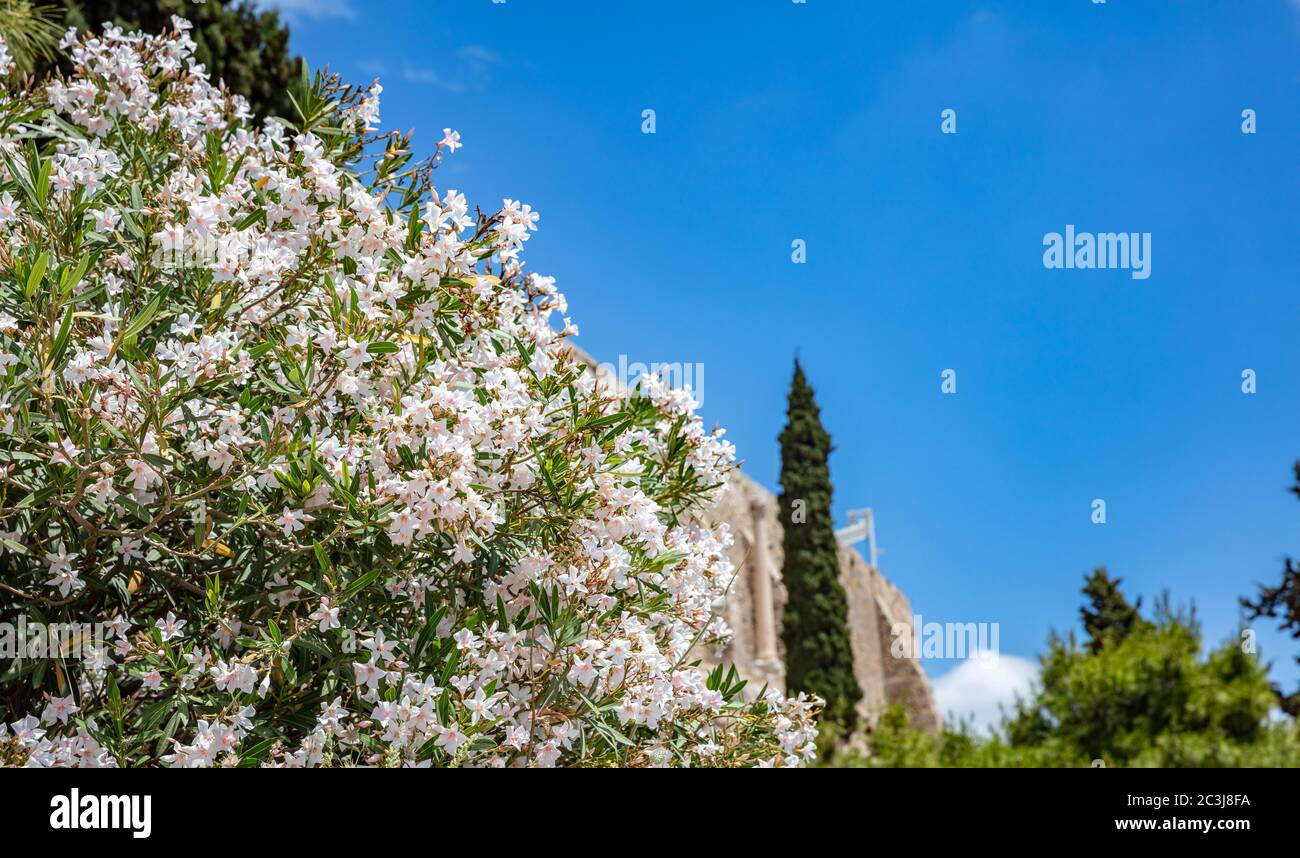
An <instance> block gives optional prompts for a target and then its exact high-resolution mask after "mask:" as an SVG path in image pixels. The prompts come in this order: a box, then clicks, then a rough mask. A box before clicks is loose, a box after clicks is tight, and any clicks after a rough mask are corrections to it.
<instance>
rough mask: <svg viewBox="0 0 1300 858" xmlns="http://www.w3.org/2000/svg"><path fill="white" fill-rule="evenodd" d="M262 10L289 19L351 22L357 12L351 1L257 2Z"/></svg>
mask: <svg viewBox="0 0 1300 858" xmlns="http://www.w3.org/2000/svg"><path fill="white" fill-rule="evenodd" d="M257 5H258V6H261V7H262V8H264V9H274V10H276V11H277V12H279V13H280V14H282V15H284V17H286V18H289V19H295V18H296V19H301V18H342V19H343V20H345V21H351V20H353V19H355V18H356V17H357V10H356V7H354V6H353V5H352V3H351V0H257Z"/></svg>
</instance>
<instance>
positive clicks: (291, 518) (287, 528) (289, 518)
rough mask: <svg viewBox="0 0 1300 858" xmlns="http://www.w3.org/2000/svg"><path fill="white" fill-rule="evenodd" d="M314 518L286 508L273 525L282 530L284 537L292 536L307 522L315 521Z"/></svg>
mask: <svg viewBox="0 0 1300 858" xmlns="http://www.w3.org/2000/svg"><path fill="white" fill-rule="evenodd" d="M315 520H316V518H315V516H312V515H310V514H308V513H307V512H305V511H303V510H300V509H298V510H293V509H289V508H288V507H285V508H284V512H282V513H281V514H280V517H279V518H277V519H276V520H275V523H276V524H277V525H279V526H280V527H281V528H283V529H284V535H285V536H292V535H293V534H295V533H297V532H298V531H300V530H302V529H303V528H305V527H306V526H307V523H308V522H312V521H315Z"/></svg>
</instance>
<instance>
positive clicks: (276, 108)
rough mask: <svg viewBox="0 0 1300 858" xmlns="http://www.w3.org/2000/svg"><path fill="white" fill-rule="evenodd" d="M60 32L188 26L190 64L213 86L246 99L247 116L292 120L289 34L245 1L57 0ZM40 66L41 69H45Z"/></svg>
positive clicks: (267, 12)
mask: <svg viewBox="0 0 1300 858" xmlns="http://www.w3.org/2000/svg"><path fill="white" fill-rule="evenodd" d="M55 8H57V9H59V11H61V12H62V13H63V26H64V28H65V29H66V28H67V27H75V28H76V29H77V30H81V31H85V30H92V31H93V30H98V29H99V28H100V27H101V26H102V25H104V24H106V23H107V24H113V25H114V26H116V27H120V28H121V29H122V30H124V31H126V32H132V31H136V30H143V31H144V32H146V33H157V32H161V31H162V30H164V29H166V28H167V27H169V26H171V20H172V16H179V17H181V18H185V19H186V20H188V21H189V22H190V23H192V24H193V25H194V29H193V31H192V32H191V38H193V39H194V59H195V60H196V61H197V62H198V63H200V64H202V65H203V67H204V68H205V69H206V70H207V73H208V77H209V78H210V79H211V80H212V81H214V82H224V83H225V85H226V86H227V87H228V88H229V89H230V90H231V91H232V92H237V93H239V94H240V95H242V96H244V97H245V98H247V99H248V103H249V106H250V108H251V109H252V111H253V114H254V115H255V116H258V117H262V116H283V117H286V118H291V117H293V116H294V115H295V112H294V108H293V102H292V101H291V100H290V98H289V87H290V85H291V84H292V83H293V81H294V80H295V79H296V78H297V76H298V68H299V65H300V63H301V62H302V60H301V59H300V58H298V57H295V56H293V55H292V54H291V53H290V52H289V30H288V28H287V27H285V25H284V23H283V22H282V21H281V20H280V16H279V15H278V14H276V12H275V11H274V10H273V9H266V8H261V9H259V8H258V7H257V6H256V4H255V3H253V2H251V0H58V6H56V7H55ZM48 67H49V64H48V63H46V64H43V65H42V68H48Z"/></svg>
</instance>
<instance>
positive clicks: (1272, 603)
mask: <svg viewBox="0 0 1300 858" xmlns="http://www.w3.org/2000/svg"><path fill="white" fill-rule="evenodd" d="M1295 480H1296V481H1295V485H1293V486H1292V487H1291V492H1292V493H1293V494H1295V495H1296V497H1300V462H1296V463H1295ZM1241 604H1242V606H1243V607H1244V608H1245V609H1246V611H1247V617H1248V619H1251V620H1254V619H1258V618H1260V617H1268V618H1270V619H1276V620H1278V621H1279V625H1280V626H1281V628H1282V630H1283V631H1286V632H1290V633H1291V637H1293V638H1296V639H1300V564H1298V563H1296V561H1295V560H1293V559H1292V558H1290V557H1288V558H1286V560H1285V561H1284V562H1283V566H1282V580H1281V582H1280V583H1279V584H1278V585H1277V586H1276V587H1270V586H1261V587H1260V588H1259V593H1258V594H1257V595H1256V597H1255V598H1253V599H1251V598H1243V599H1242V600H1241ZM1296 662H1297V663H1300V655H1297V656H1296ZM1274 692H1275V693H1276V694H1277V697H1278V700H1279V701H1280V702H1281V705H1282V709H1283V710H1284V711H1285V712H1287V713H1288V714H1289V715H1291V716H1292V717H1293V718H1300V689H1297V690H1295V691H1292V692H1290V693H1287V692H1286V691H1284V690H1283V689H1281V688H1275V689H1274Z"/></svg>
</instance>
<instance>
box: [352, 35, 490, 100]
mask: <svg viewBox="0 0 1300 858" xmlns="http://www.w3.org/2000/svg"><path fill="white" fill-rule="evenodd" d="M451 60H452V61H451V62H448V63H447V64H446V66H447V70H446V71H444V70H441V69H437V68H433V67H431V66H417V65H411V64H408V63H403V64H402V65H400V66H390V65H389V64H388V63H387V62H383V61H380V60H369V61H367V62H363V63H362V64H361V70H362V71H363V72H365V73H366V74H372V75H377V76H378V77H380V78H383V77H386V76H388V75H394V76H396V77H398V78H400V79H401V80H404V81H406V82H407V83H414V84H419V85H421V86H433V87H437V88H439V89H445V90H446V91H448V92H469V91H475V90H481V89H485V88H486V87H487V86H488V84H490V83H491V82H492V67H493V66H496V65H500V64H501V63H503V62H505V60H504V59H502V57H501V55H500V54H498V53H497V52H496V51H494V50H492V49H491V48H487V47H484V46H483V45H465V46H463V47H460V48H457V49H456V50H455V51H454V52H452V55H451Z"/></svg>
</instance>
